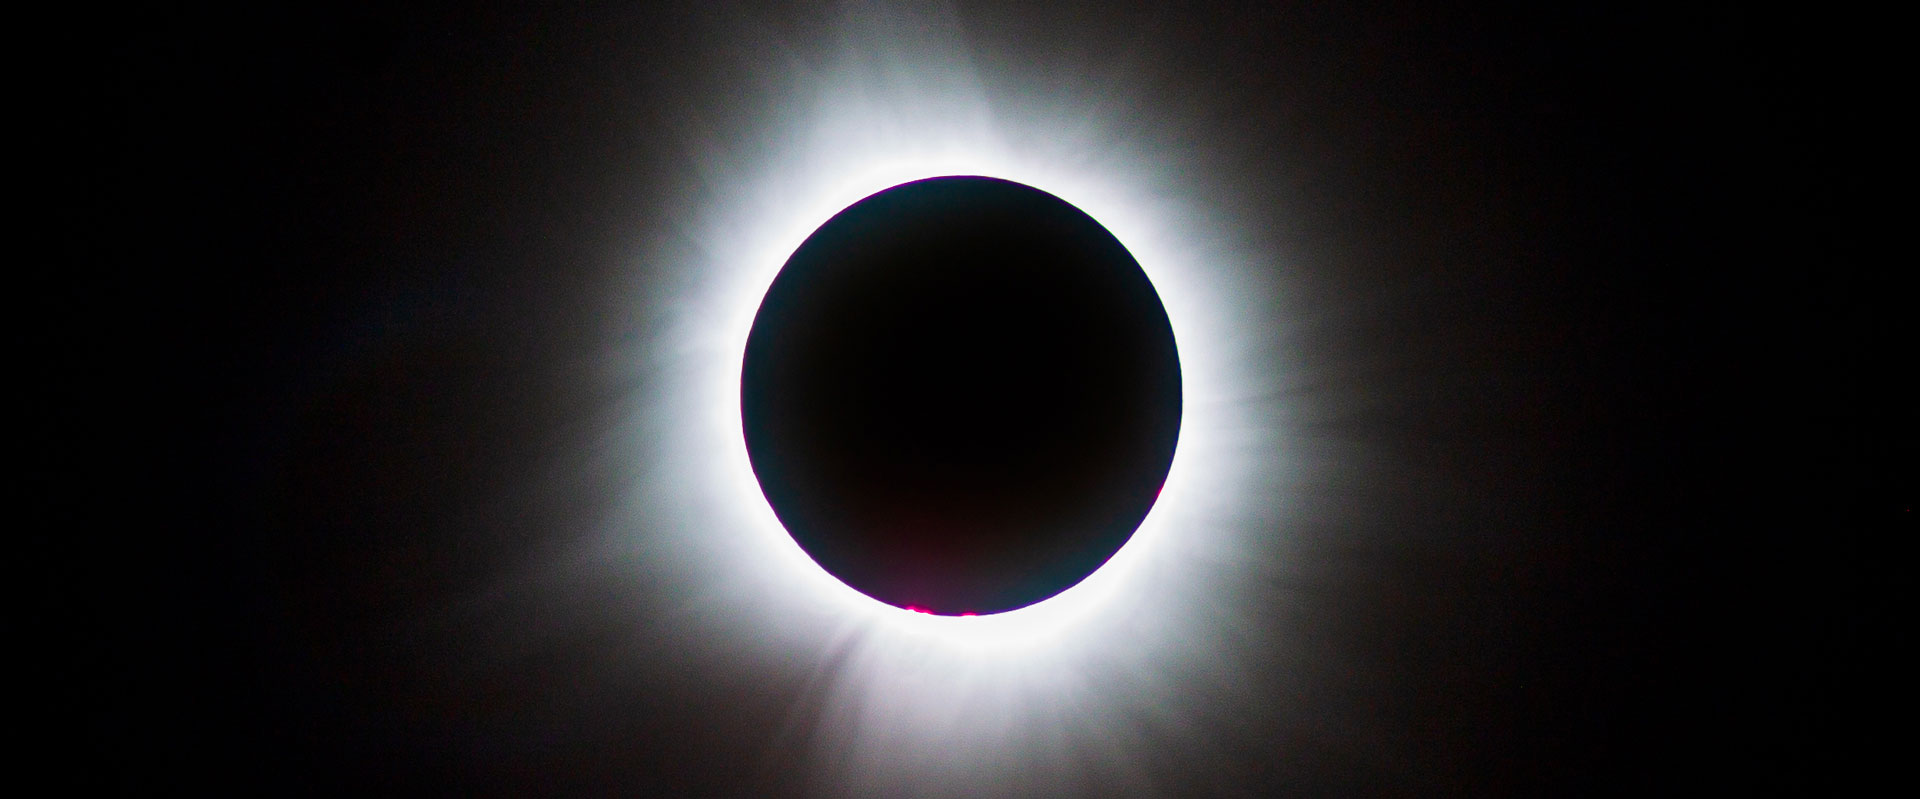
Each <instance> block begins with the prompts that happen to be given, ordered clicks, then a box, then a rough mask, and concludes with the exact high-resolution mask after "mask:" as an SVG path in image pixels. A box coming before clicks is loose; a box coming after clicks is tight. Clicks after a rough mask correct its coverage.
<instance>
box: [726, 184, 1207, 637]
mask: <svg viewBox="0 0 1920 799" xmlns="http://www.w3.org/2000/svg"><path fill="white" fill-rule="evenodd" d="M740 383H741V391H740V405H741V415H742V420H743V423H744V428H745V431H746V443H747V453H748V455H749V457H750V458H751V459H752V462H753V471H754V474H755V475H756V476H757V477H758V478H759V481H760V487H761V490H762V491H764V492H765V494H766V497H767V501H768V502H769V503H770V504H771V505H772V506H773V511H774V513H775V515H777V516H778V517H779V518H780V521H781V523H782V524H784V525H785V526H786V529H787V532H788V533H790V534H791V535H792V536H793V538H794V540H795V541H797V542H799V544H800V546H801V548H802V549H805V550H806V552H807V554H809V555H811V556H812V557H813V559H814V560H815V561H816V562H818V563H819V564H820V566H821V567H822V568H825V569H826V570H827V571H828V572H829V573H831V574H832V575H833V576H835V577H837V578H839V579H840V580H841V581H843V582H845V583H846V584H847V585H849V586H852V587H853V588H855V589H856V590H859V591H860V592H862V593H864V594H866V595H868V596H871V597H873V598H875V599H878V600H880V601H882V602H887V603H889V604H892V605H896V606H899V607H904V608H912V609H915V610H923V611H926V612H930V613H938V614H943V615H961V614H969V613H977V614H988V613H997V612H1000V611H1006V610H1013V609H1015V608H1020V607H1024V606H1026V605H1031V604H1033V603H1035V602H1039V601H1041V600H1044V599H1046V598H1048V597H1051V596H1053V595H1055V594H1058V593H1060V592H1061V591H1063V590H1066V589H1067V588H1069V587H1071V586H1073V585H1074V584H1076V583H1078V582H1080V581H1081V580H1082V579H1085V578H1086V577H1087V575H1089V574H1092V573H1093V572H1094V570H1096V569H1098V568H1100V566H1101V564H1103V563H1105V562H1106V561H1107V559H1108V558H1109V557H1111V556H1112V555H1113V553H1114V552H1115V551H1117V550H1119V549H1120V547H1121V545H1122V544H1125V543H1126V541H1127V539H1128V538H1129V537H1131V536H1132V535H1133V532H1134V530H1135V529H1136V528H1138V527H1139V526H1140V522H1141V520H1142V519H1144V518H1146V515H1147V511H1148V510H1149V509H1150V508H1152V507H1153V503H1154V500H1155V499H1156V498H1157V497H1158V496H1159V493H1160V487H1161V485H1162V484H1164V483H1165V481H1166V477H1167V470H1168V468H1169V467H1170V466H1171V465H1172V463H1173V451H1174V445H1175V443H1176V441H1177V439H1178V437H1179V433H1180V402H1181V396H1180V361H1179V354H1178V353H1177V352H1176V350H1175V348H1174V340H1173V328H1172V326H1171V325H1170V324H1169V323H1168V321H1167V314H1166V310H1165V309H1164V308H1163V307H1162V306H1161V304H1160V297H1159V295H1158V294H1156V293H1155V292H1154V289H1153V285H1152V284H1151V283H1150V282H1148V280H1147V276H1146V273H1144V272H1142V271H1141V269H1140V265H1139V264H1138V263H1137V262H1135V261H1134V259H1133V256H1132V255H1131V254H1129V253H1128V252H1127V250H1126V248H1125V247H1124V246H1122V245H1121V244H1120V242H1119V240H1118V239H1115V238H1114V237H1113V234H1111V233H1108V232H1107V230H1106V228H1103V227H1101V226H1100V223H1098V222H1096V221H1094V219H1093V218H1092V217H1090V216H1087V215H1086V214H1085V213H1083V212H1082V211H1080V210H1079V209H1078V208H1075V207H1073V206H1072V205H1069V204H1067V203H1066V202H1065V201H1063V200H1061V199H1060V198H1058V197H1055V196H1053V195H1051V194H1048V193H1046V192H1043V191H1040V190H1038V189H1035V188H1032V187H1030V186H1024V185H1021V184H1019V183H1013V182H1010V181H1005V180H998V179H994V178H984V177H941V178H930V179H927V180H921V181H916V182H913V183H907V184H903V185H899V186H895V187H893V188H890V189H887V190H885V191H882V192H880V193H878V194H875V195H873V196H871V197H868V198H866V199H864V200H861V201H860V202H858V203H855V204H853V205H852V206H850V207H848V208H847V209H846V210H844V211H841V212H840V213H839V214H838V215H836V216H834V217H833V218H832V219H830V220H828V221H827V223H826V224H825V225H822V226H821V227H820V229H819V230H817V231H815V232H814V233H813V235H812V236H810V237H808V239H807V240H806V242H805V243H803V244H801V245H800V248H799V249H798V250H796V251H794V254H793V257H792V258H791V259H789V260H788V261H787V263H786V266H785V267H784V268H782V269H781V271H780V274H779V276H778V277H776V278H775V279H774V281H773V285H772V287H771V288H769V289H768V290H767V295H766V298H765V299H764V300H762V301H761V304H760V310H759V313H758V315H756V316H755V317H754V321H753V330H752V332H751V334H750V335H749V336H748V339H747V350H746V361H745V366H744V369H743V374H742V375H741V381H740Z"/></svg>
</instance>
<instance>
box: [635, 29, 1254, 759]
mask: <svg viewBox="0 0 1920 799" xmlns="http://www.w3.org/2000/svg"><path fill="white" fill-rule="evenodd" d="M910 27H913V26H899V27H895V28H889V27H887V26H886V25H884V24H875V23H871V22H862V23H859V24H850V30H851V31H852V32H851V33H850V35H849V39H848V42H847V43H846V44H845V46H844V47H843V48H842V50H841V51H840V52H838V53H835V54H831V55H829V56H827V57H826V59H825V60H826V61H827V62H828V64H827V65H826V67H825V68H820V67H818V65H814V66H813V67H811V68H809V69H808V70H807V71H806V72H804V73H803V74H806V75H808V76H809V77H807V78H806V79H805V80H800V81H797V82H796V86H795V89H796V91H798V92H800V94H799V95H798V96H794V97H790V98H788V100H789V101H790V103H789V104H788V105H786V106H783V107H779V108H767V109H764V110H765V113H764V114H763V115H762V116H763V117H764V124H763V125H761V126H759V127H758V128H755V129H752V130H747V131H706V130H696V131H692V132H690V133H689V139H690V141H689V142H688V149H689V156H690V158H692V160H693V163H694V165H695V167H696V168H697V169H698V170H699V172H700V174H701V175H702V176H703V185H701V186H700V187H698V189H699V191H700V194H701V196H702V198H703V200H702V201H701V202H698V203H695V209H696V210H695V212H694V213H693V214H692V215H691V216H689V217H687V218H684V219H682V220H679V222H678V223H677V225H676V229H675V230H673V231H672V233H671V235H670V236H668V237H666V238H664V239H663V241H664V242H665V243H664V244H661V245H658V246H657V247H655V251H654V253H653V254H652V255H650V256H649V257H650V258H651V259H652V263H653V264H654V266H653V267H652V268H654V269H656V270H665V278H666V279H665V283H666V284H667V285H670V286H671V287H672V288H671V289H670V290H669V291H668V292H666V293H662V294H660V295H657V296H655V297H653V298H652V299H650V300H647V301H651V302H657V303H662V304H664V305H667V306H670V307H671V308H672V311H671V318H670V323H669V324H667V325H664V326H660V327H658V328H657V329H656V330H655V332H654V333H653V334H651V336H650V338H649V339H648V340H647V341H645V342H644V343H642V344H641V346H639V347H637V348H636V349H635V351H634V352H631V353H628V354H627V355H625V356H623V357H625V358H627V359H628V361H629V363H631V364H634V366H632V367H630V368H632V369H634V370H635V373H636V374H643V375H644V376H645V377H644V378H643V379H642V378H637V379H635V380H634V381H633V383H634V384H635V385H637V386H640V388H637V389H636V391H637V392H638V393H639V395H638V396H636V397H635V398H634V402H633V403H632V404H633V407H635V408H637V409H638V410H637V411H636V414H637V416H636V418H635V420H634V426H633V429H634V430H635V431H636V436H635V439H634V440H635V441H636V446H637V447H638V449H639V450H640V458H641V459H642V461H643V462H647V463H650V464H652V466H651V467H650V469H649V470H647V471H646V472H645V474H644V476H643V477H642V479H641V481H640V482H638V483H636V484H635V486H634V487H633V490H632V492H631V496H632V499H631V502H632V504H633V505H634V507H635V510H634V512H633V513H634V516H633V519H634V521H633V522H632V523H630V524H628V525H625V526H621V525H616V526H615V529H614V531H613V536H612V537H613V538H615V541H614V542H613V543H612V546H614V547H616V548H617V549H619V550H620V551H621V552H623V553H624V555H623V556H622V557H624V558H625V560H626V561H628V562H630V563H633V564H634V568H635V569H636V571H637V572H638V573H642V574H644V575H647V577H646V578H645V579H649V580H652V581H654V582H655V583H657V584H660V585H665V586H667V587H666V588H664V589H660V590H675V591H682V592H684V593H685V599H684V601H683V604H682V614H683V616H684V618H683V619H682V620H681V623H683V624H685V625H686V630H687V633H688V634H689V635H691V636H694V637H697V638H698V639H699V640H702V641H708V642H711V643H708V644H706V646H710V647H711V646H719V647H723V648H726V647H731V648H732V651H733V653H734V655H736V656H737V657H740V658H744V659H746V660H748V661H757V662H762V663H766V664H785V666H786V667H787V668H794V667H795V666H794V664H799V665H798V668H800V669H803V670H805V671H808V672H809V673H811V674H812V675H813V677H812V682H811V683H810V685H811V686H812V688H811V689H810V690H811V691H812V692H813V694H814V695H813V697H812V698H811V699H810V700H809V701H811V702H814V703H815V705H814V709H813V710H812V711H809V712H808V713H806V714H802V713H800V712H799V711H797V710H796V715H795V721H794V722H792V723H793V724H794V725H797V727H796V728H795V729H790V730H788V731H787V732H786V735H787V736H788V737H789V738H790V739H791V740H788V741H787V742H786V743H787V744H790V745H791V744H799V745H801V746H803V747H805V748H807V749H808V751H810V752H811V753H812V754H810V755H809V757H808V762H809V763H810V765H811V767H812V774H811V778H812V779H814V780H817V781H820V782H821V784H823V785H825V784H830V785H833V786H838V787H837V788H836V789H835V790H836V791H846V792H851V793H862V792H872V793H881V794H896V795H898V794H900V793H901V792H902V791H905V792H906V793H910V794H914V795H928V794H937V793H942V792H946V791H951V792H953V793H956V794H977V793H978V792H980V791H982V790H986V791H989V792H999V791H998V790H996V789H995V786H997V787H998V788H1005V787H1006V786H1005V785H1000V784H998V783H993V782H992V780H994V779H996V778H994V777H992V776H990V775H993V774H996V773H1000V772H1001V771H1004V770H1006V769H1015V770H1018V771H1019V773H1022V774H1025V775H1027V778H1028V779H1045V780H1051V781H1054V782H1053V783H1051V784H1076V783H1078V784H1095V783H1099V784H1114V783H1115V782H1116V781H1118V783H1119V784H1134V785H1138V784H1139V780H1138V779H1135V775H1132V774H1131V772H1130V769H1132V768H1133V766H1131V765H1129V762H1130V761H1129V757H1128V754H1127V752H1128V746H1129V745H1128V743H1127V737H1126V736H1127V735H1128V734H1129V733H1128V732H1127V728H1128V724H1127V723H1126V722H1125V720H1126V719H1137V718H1139V717H1140V716H1141V715H1142V714H1145V715H1147V716H1154V715H1156V714H1158V713H1160V712H1161V711H1159V710H1156V707H1155V705H1156V701H1157V700H1155V699H1154V697H1155V696H1156V695H1157V694H1156V692H1157V691H1160V690H1161V689H1163V688H1166V687H1168V686H1169V684H1171V683H1174V682H1177V681H1179V680H1183V679H1191V678H1193V677H1194V675H1195V674H1196V673H1205V672H1208V671H1209V670H1211V671H1213V672H1219V671H1221V670H1230V669H1231V658H1229V657H1226V653H1227V651H1228V649H1230V644H1229V643H1225V642H1226V641H1227V640H1228V639H1229V638H1231V636H1233V635H1234V634H1235V633H1234V629H1235V628H1236V627H1238V626H1244V622H1243V620H1241V619H1240V615H1239V612H1238V611H1236V610H1234V609H1232V608H1223V607H1222V606H1221V604H1220V603H1221V602H1222V601H1223V598H1222V597H1220V596H1218V594H1217V592H1216V591H1215V590H1214V589H1215V588H1216V585H1215V582H1216V581H1217V579H1218V577H1219V575H1221V574H1222V573H1226V572H1232V571H1233V570H1234V569H1236V568H1239V567H1238V566H1236V565H1235V564H1236V563H1237V562H1238V558H1239V557H1240V550H1241V549H1242V548H1243V545H1244V544H1245V542H1246V537H1247V536H1248V535H1251V533H1249V532H1248V531H1249V529H1251V528H1252V525H1248V524H1245V523H1241V520H1242V517H1244V516H1246V515H1247V514H1248V513H1249V511H1248V508H1250V507H1251V505H1252V504H1253V503H1256V502H1264V501H1268V500H1270V499H1271V498H1270V497H1254V496H1250V492H1251V489H1250V488H1249V486H1250V485H1252V484H1253V483H1254V482H1255V481H1254V480H1251V479H1250V478H1249V476H1248V471H1249V466H1250V465H1251V464H1252V463H1253V462H1255V461H1256V460H1260V461H1264V462H1268V463H1270V461H1271V454H1270V453H1266V452H1262V451H1257V450H1258V447H1257V446H1249V444H1248V441H1249V437H1250V436H1253V435H1257V434H1256V433H1251V432H1250V431H1255V430H1256V429H1257V428H1259V427H1261V426H1262V424H1263V423H1264V422H1263V420H1261V419H1259V418H1257V416H1258V411H1257V410H1255V407H1256V406H1255V405H1254V404H1253V403H1250V402H1248V401H1245V400H1244V399H1243V398H1244V397H1245V396H1246V395H1247V394H1248V390H1247V389H1246V388H1245V387H1246V386H1248V385H1249V384H1250V383H1251V382H1253V379H1252V377H1253V373H1255V372H1256V371H1260V370H1264V369H1267V368H1269V367H1267V366H1265V365H1261V364H1253V363H1249V362H1248V359H1247V358H1246V357H1245V356H1244V353H1243V349H1242V347H1241V346H1240V345H1237V344H1236V342H1243V341H1247V340H1250V339H1252V338H1254V336H1253V335H1251V334H1250V332H1249V331H1248V330H1247V329H1246V327H1245V326H1246V325H1247V324H1249V323H1248V322H1247V321H1246V320H1248V319H1253V318H1257V316H1258V314H1257V312H1256V311H1255V310H1253V309H1250V308H1249V307H1248V303H1250V302H1253V300H1250V299H1249V298H1247V297H1245V296H1242V294H1241V293H1238V292H1236V291H1235V285H1236V282H1235V280H1234V279H1233V278H1234V275H1235V273H1236V270H1240V269H1243V268H1244V265H1243V263H1242V259H1243V258H1244V255H1242V254H1241V253H1240V252H1238V251H1236V249H1235V248H1234V247H1232V246H1230V245H1228V244H1226V243H1225V242H1229V241H1231V240H1232V237H1231V236H1230V235H1228V234H1227V233H1226V232H1224V231H1223V230H1222V229H1221V225H1220V223H1219V222H1217V221H1216V220H1215V219H1214V218H1212V217H1211V216H1210V215H1209V214H1208V213H1206V212H1205V211H1204V210H1203V209H1204V208H1205V206H1204V197H1205V193H1204V190H1203V187H1202V186H1201V185H1200V184H1201V181H1199V180H1198V179H1195V178H1193V177H1191V176H1185V175H1183V174H1182V173H1181V171H1180V169H1179V165H1178V163H1177V162H1175V161H1174V160H1173V159H1171V158H1170V157H1169V156H1167V155H1166V154H1164V153H1163V152H1162V151H1160V150H1158V149H1153V148H1150V147H1149V146H1148V145H1146V144H1144V143H1141V142H1138V141H1136V140H1135V139H1134V138H1132V137H1130V134H1129V131H1130V130H1131V129H1133V127H1134V126H1133V124H1132V123H1130V122H1129V120H1127V119H1124V118H1103V117H1100V116H1099V115H1098V114H1097V113H1093V112H1091V111H1089V110H1088V109H1084V108H1079V109H1076V108H1068V107H1061V106H1050V105H1048V104H1047V103H1045V102H1044V98H1039V97H1028V96H1020V95H1017V94H1009V95H1004V96H1003V95H1000V94H995V93H994V92H992V91H990V90H989V89H988V87H986V86H985V85H984V84H983V82H982V81H981V80H980V79H978V78H977V77H975V74H974V72H973V71H972V68H971V66H970V64H969V61H968V59H967V57H966V54H965V52H964V48H963V47H962V46H961V44H960V37H959V36H958V34H957V33H952V32H948V33H946V34H942V33H941V32H940V30H939V29H938V28H939V26H934V32H933V33H928V32H927V31H926V30H924V29H916V30H915V32H913V33H912V34H905V33H901V31H902V30H904V29H906V28H910ZM944 175H982V176H988V177H996V178H1004V179H1007V180H1012V181H1016V182H1019V183H1023V184H1026V185H1029V186H1032V187H1035V188H1037V189H1040V190H1042V191H1045V192H1048V193H1050V194H1053V195H1055V196H1057V197H1060V198H1061V199H1063V200H1065V201H1066V202H1068V203H1071V204H1072V205H1074V206H1075V207H1077V208H1079V209H1081V210H1082V211H1085V212H1086V213H1088V214H1089V215H1091V216H1092V217H1093V218H1094V219H1096V220H1098V221H1099V222H1100V223H1101V224H1102V225H1103V226H1105V227H1106V228H1107V230H1109V231H1110V232H1112V233H1113V235H1114V236H1116V237H1117V238H1118V239H1119V240H1120V242H1121V243H1122V244H1123V245H1125V246H1126V248H1127V249H1128V251H1129V252H1131V253H1132V254H1133V256H1134V258H1135V259H1136V260H1137V261H1138V262H1139V264H1140V265H1141V267H1142V268H1143V269H1144V270H1145V272H1146V274H1147V276H1148V278H1149V279H1150V280H1151V281H1152V282H1153V285H1154V287H1155V289H1156V290H1157V291H1158V293H1159V295H1160V298H1161V301H1162V303H1163V305H1164V306H1165V308H1166V311H1167V315H1168V317H1169V318H1170V320H1171V322H1172V325H1173V330H1174V336H1175V340H1176V343H1177V345H1178V347H1179V355H1180V366H1181V375H1182V382H1183V392H1184V402H1183V404H1184V408H1183V417H1182V421H1181V427H1180V440H1179V445H1178V449H1177V451H1176V453H1175V457H1174V460H1173V464H1172V468H1171V471H1170V473H1169V475H1168V478H1167V481H1166V485H1165V487H1164V489H1163V490H1162V492H1161V496H1160V498H1159V500H1158V502H1157V503H1156V504H1155V505H1154V507H1153V509H1152V511H1151V513H1150V514H1149V515H1148V516H1147V518H1146V520H1145V522H1144V523H1143V524H1142V525H1141V526H1140V528H1139V529H1138V531H1137V532H1136V533H1135V534H1134V536H1133V537H1132V539H1131V540H1130V541H1129V542H1128V543H1127V544H1126V546H1124V547H1123V548H1122V549H1121V550H1120V551H1119V552H1118V553H1117V554H1115V555H1114V557H1113V558H1112V559H1111V560H1110V561H1109V562H1108V563H1107V564H1106V565H1104V566H1103V567H1102V568H1100V569H1099V570H1098V571H1096V572H1095V573H1094V574H1093V575H1091V576H1090V577H1088V578H1087V579H1086V580H1084V581H1083V582H1081V583H1080V584H1078V585H1076V586H1074V587H1072V588H1070V589H1068V590H1067V591H1065V592H1063V593H1061V594H1059V595H1058V596H1055V597H1053V598H1050V599H1048V600H1045V601H1043V602H1040V603H1038V604H1035V605H1032V606H1029V607H1027V608H1022V609H1019V610H1015V611H1011V612H1007V613H1001V614H995V615H990V616H982V617H940V616H931V615H926V614H920V613H914V612H910V611H906V610H902V609H898V608H894V607H891V606H889V605H886V604H884V603H881V602H878V601H876V600H873V599H871V598H868V597H866V596H865V595H862V594H860V593H858V592H856V591H854V590H853V589H851V588H849V587H848V586H846V585H845V584H843V583H841V582H840V581H839V580H837V579H835V578H834V577H832V576H831V575H829V574H828V573H826V572H825V571H824V570H822V569H821V568H820V567H819V566H817V565H816V564H815V563H814V562H813V561H812V560H811V559H810V558H809V557H808V556H807V555H806V554H805V552H804V551H802V550H801V549H800V548H799V546H798V545H797V544H796V543H795V542H794V541H793V539H792V538H791V537H790V536H788V535H787V533H786V531H785V530H784V529H783V528H782V527H781V525H780V524H779V522H778V520H777V519H776V518H775V516H774V514H773V512H772V510H771V508H769V507H768V505H767V502H766V500H765V498H764V497H763V496H762V494H761V491H760V487H759V485H758V483H757V482H756V480H755V478H754V475H753V472H752V469H751V467H750V465H749V461H748V457H747V452H746V447H745V441H744V437H743V435H742V431H741V420H740V402H739V391H740V382H739V381H740V373H741V366H742V358H743V356H744V352H745V346H746V339H747V334H748V331H749V329H750V328H751V326H752V323H753V319H754V315H755V313H756V311H757V310H758V308H759V304H760V301H761V299H762V297H763V295H764V294H765V292H766V289H767V287H768V285H769V284H770V283H771V282H772V280H773V278H774V276H775V275H776V274H777V273H778V272H779V270H780V269H781V267H782V266H783V265H784V264H785V262H786V260H787V258H788V256H789V255H791V254H792V253H793V251H794V250H795V248H796V247H798V246H799V244H800V243H801V242H802V241H803V240H805V239H806V237H807V236H809V235H811V234H812V233H813V232H814V230H815V229H817V228H818V227H819V226H820V225H821V224H822V223H824V222H825V221H827V220H828V219H829V218H830V217H832V216H833V215H835V214H837V213H839V212H840V211H841V210H843V209H845V208H846V207H847V206H849V205H851V204H853V203H854V202H856V201H858V200H860V199H862V198H865V197H867V196H870V195H872V194H874V193H876V192H878V191H881V190H883V189H886V188H889V187H892V186H896V185H899V184H901V183H905V182H909V181H913V180H919V179H923V178H929V177H936V176H944ZM657 275H658V273H657V272H656V276H657ZM656 279H657V277H656ZM635 579H641V578H639V577H636V578H635ZM1209 679H1213V680H1219V681H1230V680H1232V679H1233V678H1232V676H1231V675H1227V674H1220V673H1214V674H1212V676H1211V677H1210V678H1209ZM808 719H811V720H808ZM1062 781H1064V782H1062ZM909 785H912V786H918V787H915V788H908V787H906V786H909ZM936 786H944V787H936Z"/></svg>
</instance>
